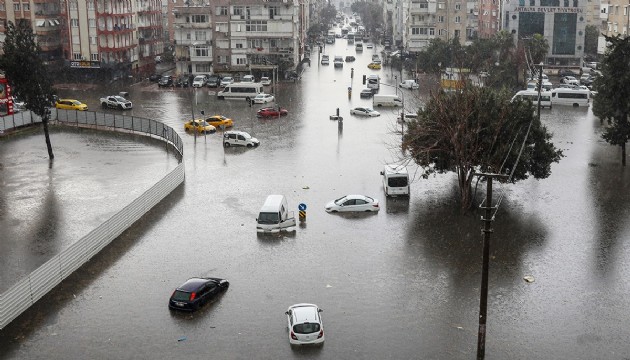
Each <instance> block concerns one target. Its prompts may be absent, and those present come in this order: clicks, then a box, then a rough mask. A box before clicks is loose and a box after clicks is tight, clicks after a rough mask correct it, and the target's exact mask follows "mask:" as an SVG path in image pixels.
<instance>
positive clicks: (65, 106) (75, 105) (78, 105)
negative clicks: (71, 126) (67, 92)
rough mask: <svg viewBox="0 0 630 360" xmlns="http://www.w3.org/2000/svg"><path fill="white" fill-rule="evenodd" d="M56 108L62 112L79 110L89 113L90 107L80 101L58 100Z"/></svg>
mask: <svg viewBox="0 0 630 360" xmlns="http://www.w3.org/2000/svg"><path fill="white" fill-rule="evenodd" d="M55 107H56V108H57V109H62V110H78V111H87V110H88V106H87V104H84V103H82V102H80V101H79V100H74V99H57V101H56V102H55Z"/></svg>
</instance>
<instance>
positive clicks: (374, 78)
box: [366, 74, 381, 90]
mask: <svg viewBox="0 0 630 360" xmlns="http://www.w3.org/2000/svg"><path fill="white" fill-rule="evenodd" d="M366 82H367V87H368V89H372V90H378V89H379V87H380V86H381V85H380V84H381V78H380V77H379V76H378V75H375V74H373V75H369V76H368V77H367V79H366Z"/></svg>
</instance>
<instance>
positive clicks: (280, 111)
mask: <svg viewBox="0 0 630 360" xmlns="http://www.w3.org/2000/svg"><path fill="white" fill-rule="evenodd" d="M288 113H289V112H288V111H287V109H285V108H281V107H264V108H262V109H259V110H258V111H257V112H256V116H258V117H278V116H285V115H287V114H288Z"/></svg>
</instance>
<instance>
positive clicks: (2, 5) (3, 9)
mask: <svg viewBox="0 0 630 360" xmlns="http://www.w3.org/2000/svg"><path fill="white" fill-rule="evenodd" d="M0 11H6V8H5V7H4V3H0Z"/></svg>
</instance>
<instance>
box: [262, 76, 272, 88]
mask: <svg viewBox="0 0 630 360" xmlns="http://www.w3.org/2000/svg"><path fill="white" fill-rule="evenodd" d="M260 83H261V84H263V85H264V86H269V85H271V79H270V78H269V77H268V76H263V77H261V78H260Z"/></svg>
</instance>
